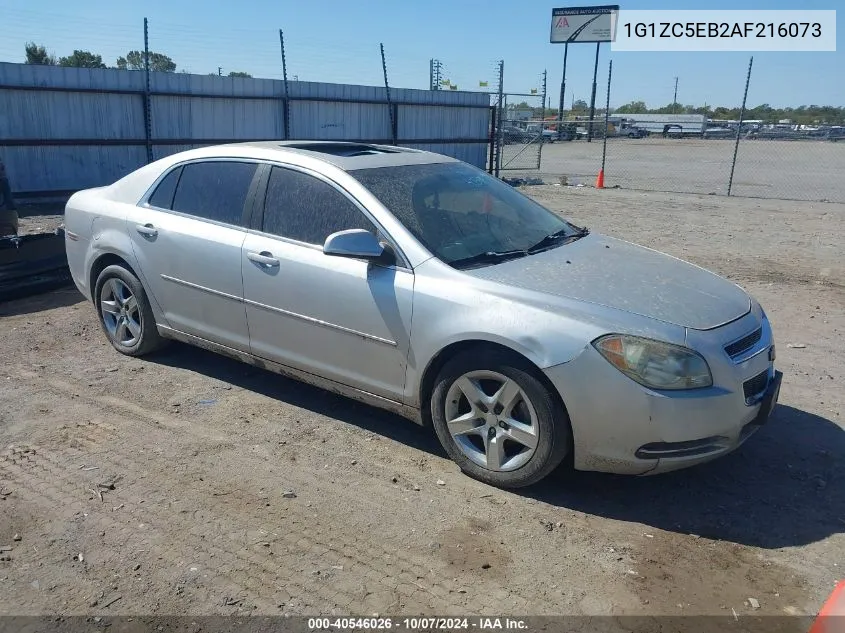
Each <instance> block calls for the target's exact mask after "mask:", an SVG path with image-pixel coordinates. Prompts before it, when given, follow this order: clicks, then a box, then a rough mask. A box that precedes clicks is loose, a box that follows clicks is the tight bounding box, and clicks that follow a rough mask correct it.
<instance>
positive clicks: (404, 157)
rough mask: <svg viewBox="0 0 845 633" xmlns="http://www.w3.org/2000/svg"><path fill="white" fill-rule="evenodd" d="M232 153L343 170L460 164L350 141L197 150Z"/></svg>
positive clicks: (397, 148)
mask: <svg viewBox="0 0 845 633" xmlns="http://www.w3.org/2000/svg"><path fill="white" fill-rule="evenodd" d="M203 150H204V151H203ZM232 150H235V151H237V152H238V154H240V155H244V156H245V155H249V156H252V157H254V158H263V159H267V160H273V159H276V160H278V159H280V158H281V156H280V154H290V153H293V154H299V155H302V156H308V157H310V158H314V159H317V160H320V161H323V162H325V163H329V164H331V165H334V166H335V167H338V168H339V169H342V170H344V171H354V170H356V169H372V168H377V167H397V166H402V165H425V164H431V163H449V162H459V161H457V160H456V159H454V158H451V157H449V156H444V155H443V154H436V153H434V152H427V151H423V150H418V149H412V148H410V147H400V146H395V145H379V144H375V143H356V142H350V141H295V140H291V141H249V142H245V143H229V144H226V145H217V146H214V147H206V148H202V149H200V150H194V151H197V152H199V153H203V154H205V155H206V156H212V155H215V154H219V153H229V152H231V151H232Z"/></svg>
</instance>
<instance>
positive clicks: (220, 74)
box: [217, 66, 223, 77]
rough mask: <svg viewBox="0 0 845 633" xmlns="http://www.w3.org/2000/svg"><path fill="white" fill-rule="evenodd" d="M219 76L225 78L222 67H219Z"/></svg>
mask: <svg viewBox="0 0 845 633" xmlns="http://www.w3.org/2000/svg"><path fill="white" fill-rule="evenodd" d="M217 76H218V77H222V76H223V67H222V66H218V67H217Z"/></svg>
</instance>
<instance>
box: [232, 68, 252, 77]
mask: <svg viewBox="0 0 845 633" xmlns="http://www.w3.org/2000/svg"><path fill="white" fill-rule="evenodd" d="M229 77H252V75H250V74H249V73H245V72H243V71H240V70H233V71H232V72H230V73H229Z"/></svg>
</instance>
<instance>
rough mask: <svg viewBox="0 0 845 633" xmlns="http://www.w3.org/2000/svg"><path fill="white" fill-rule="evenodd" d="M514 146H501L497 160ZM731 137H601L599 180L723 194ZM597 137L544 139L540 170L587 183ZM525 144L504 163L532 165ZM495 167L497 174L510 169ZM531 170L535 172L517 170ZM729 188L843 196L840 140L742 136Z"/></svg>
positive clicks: (761, 193) (799, 196) (844, 148)
mask: <svg viewBox="0 0 845 633" xmlns="http://www.w3.org/2000/svg"><path fill="white" fill-rule="evenodd" d="M520 149H521V146H516V145H508V146H506V148H505V152H504V154H503V162H507V160H508V158H510V157H514V156H516V154H517V152H518V151H519V150H520ZM733 151H734V142H733V141H732V140H724V139H722V140H717V139H710V140H696V139H664V138H661V137H659V136H658V137H649V138H645V139H628V138H611V139H608V143H607V164H606V167H605V186H607V187H614V186H619V187H623V188H626V189H643V190H654V191H677V192H686V193H703V194H711V193H712V194H725V193H727V188H728V178H729V176H730V171H731V160H732V159H733ZM601 153H602V141H601V139H598V140H594V141H593V142H592V143H587V142H586V141H583V140H579V141H573V142H562V143H553V144H550V145H544V146H543V150H542V163H541V166H540V173H541V174H542V175H543V176H544V177H545V178H547V179H549V180H550V181H551V182H557V178H558V177H559V176H561V175H565V176H567V177H568V178H569V181H570V184H576V183H578V182H581V183H584V184H588V185H593V184H594V183H595V181H596V175H597V174H598V170H599V167H600V166H601ZM535 157H536V149H535V148H530V149H528V150H527V151H526V152H524V153H523V154H521V155H520V156H519V157H518V158H514V160H513V163H512V166H515V167H523V168H525V167H530V166H531V165H530V163H532V161H533V162H534V164H535V165H536V158H535ZM510 173H511V172H510V171H505V172H503V175H508V174H510ZM519 173H524V174H525V175H529V176H535V175H537V172H536V171H534V172H531V171H526V172H519ZM732 193H733V194H734V195H737V196H752V197H761V198H782V199H794V200H808V201H821V200H826V201H829V202H843V203H845V143H831V142H829V141H768V140H762V141H761V140H743V141H741V142H740V145H739V152H738V154H737V165H736V171H735V173H734V184H733V190H732Z"/></svg>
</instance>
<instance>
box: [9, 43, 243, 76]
mask: <svg viewBox="0 0 845 633" xmlns="http://www.w3.org/2000/svg"><path fill="white" fill-rule="evenodd" d="M24 50H25V53H26V59H25V63H27V64H37V65H40V66H66V67H72V68H116V69H118V70H144V69H145V68H146V64H147V56H146V54H145V53H144V51H129V52H128V53H126V55H125V56H121V57H118V58H117V60H115V65H114V66H107V65H106V63H105V62H104V61H103V57H102V56H101V55H97V54H95V53H92V52H91V51H85V50H78V49H76V50H74V51H73V53H72V54H70V55H67V56H65V57H56V56H55V55H54V54H52V53H48V52H47V48H46V47H45V46H42V45H41V44H36V43H35V42H27V44H26V46H25V47H24ZM149 64H150V70H151V71H154V72H161V73H173V72H176V62H174V61H173V60H172V59H171V58H170V57H168V56H167V55H165V54H164V53H154V52H152V51H150V53H149ZM182 72H187V71H185V70H183V71H182ZM217 74H218V73H209V75H217ZM228 76H229V77H252V75H250V74H249V73H246V72H242V71H231V72H230V73H229V74H228Z"/></svg>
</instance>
